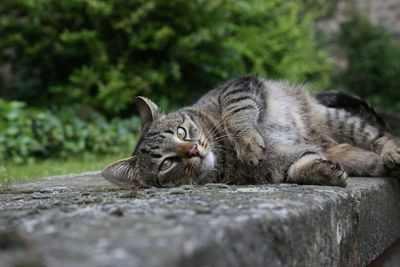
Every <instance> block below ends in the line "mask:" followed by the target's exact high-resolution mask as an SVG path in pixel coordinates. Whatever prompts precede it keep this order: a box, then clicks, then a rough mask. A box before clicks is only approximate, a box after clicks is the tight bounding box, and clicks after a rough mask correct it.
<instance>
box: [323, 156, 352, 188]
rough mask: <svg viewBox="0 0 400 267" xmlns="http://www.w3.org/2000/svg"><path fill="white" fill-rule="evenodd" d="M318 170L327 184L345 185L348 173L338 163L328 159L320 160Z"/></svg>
mask: <svg viewBox="0 0 400 267" xmlns="http://www.w3.org/2000/svg"><path fill="white" fill-rule="evenodd" d="M319 172H320V174H321V176H323V177H324V179H323V181H324V183H326V184H327V185H333V186H340V187H346V186H347V178H348V175H347V173H346V172H345V170H344V169H343V168H342V167H341V166H340V165H339V164H338V163H335V162H333V161H330V160H320V168H319Z"/></svg>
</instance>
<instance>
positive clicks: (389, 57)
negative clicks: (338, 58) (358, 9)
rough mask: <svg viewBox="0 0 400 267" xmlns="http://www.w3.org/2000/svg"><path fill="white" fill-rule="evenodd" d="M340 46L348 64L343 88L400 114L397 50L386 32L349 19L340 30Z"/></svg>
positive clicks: (359, 19) (399, 50) (364, 21)
mask: <svg viewBox="0 0 400 267" xmlns="http://www.w3.org/2000/svg"><path fill="white" fill-rule="evenodd" d="M340 45H341V47H342V49H343V51H344V52H345V55H346V57H347V60H348V67H347V69H346V71H345V72H344V73H342V76H341V79H342V82H343V85H344V87H345V88H348V89H349V90H351V91H352V92H354V93H356V94H358V95H360V96H363V97H365V98H367V99H368V100H369V101H370V102H371V103H372V104H374V105H377V106H380V107H381V108H383V109H385V110H386V111H391V112H400V93H399V92H400V91H399V90H400V79H399V77H400V46H398V45H395V44H394V43H393V41H392V40H391V36H390V34H389V32H388V31H387V30H385V29H384V28H383V27H381V26H374V25H372V24H371V23H370V22H369V21H368V20H367V19H365V18H362V17H359V16H353V17H352V18H350V19H349V20H348V21H347V22H346V23H344V24H343V25H342V27H341V34H340Z"/></svg>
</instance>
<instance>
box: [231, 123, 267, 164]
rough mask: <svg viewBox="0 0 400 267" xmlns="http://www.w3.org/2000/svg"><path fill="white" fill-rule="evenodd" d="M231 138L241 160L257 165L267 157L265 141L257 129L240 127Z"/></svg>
mask: <svg viewBox="0 0 400 267" xmlns="http://www.w3.org/2000/svg"><path fill="white" fill-rule="evenodd" d="M230 139H231V142H232V143H233V144H234V147H235V151H236V156H237V159H238V160H239V161H241V162H244V163H246V164H249V165H252V166H256V165H258V163H259V162H260V161H261V160H262V159H263V158H264V157H265V142H264V139H263V137H262V136H261V134H260V133H259V132H258V131H257V130H256V129H239V130H238V131H236V132H235V133H234V134H233V135H232V136H231V137H230Z"/></svg>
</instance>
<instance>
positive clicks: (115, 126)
mask: <svg viewBox="0 0 400 267" xmlns="http://www.w3.org/2000/svg"><path fill="white" fill-rule="evenodd" d="M86 113H87V112H86ZM139 125H140V123H139V120H138V118H136V117H133V118H131V119H124V120H122V119H114V120H112V121H111V122H110V123H107V121H106V120H105V118H103V117H102V116H100V115H93V116H87V115H86V118H79V114H77V112H74V111H72V110H66V109H63V110H61V111H58V112H57V113H52V112H50V111H41V110H35V109H30V108H27V107H26V106H25V104H24V103H22V102H8V101H5V100H2V99H0V161H4V160H11V161H13V162H16V163H25V162H29V161H33V160H34V158H47V157H66V156H67V155H74V154H75V155H77V154H80V153H82V152H83V151H87V152H93V153H98V154H105V153H115V152H118V151H120V150H121V148H124V147H131V148H132V149H133V147H134V143H135V141H136V136H137V134H138V130H139V129H138V127H139Z"/></svg>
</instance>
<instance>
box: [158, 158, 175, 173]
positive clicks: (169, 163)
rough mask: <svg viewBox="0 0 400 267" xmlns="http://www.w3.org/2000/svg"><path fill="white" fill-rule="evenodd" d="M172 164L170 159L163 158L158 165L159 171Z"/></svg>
mask: <svg viewBox="0 0 400 267" xmlns="http://www.w3.org/2000/svg"><path fill="white" fill-rule="evenodd" d="M171 166H172V160H171V159H165V160H164V161H163V162H162V163H161V165H160V171H166V170H168V169H169V168H171Z"/></svg>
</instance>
